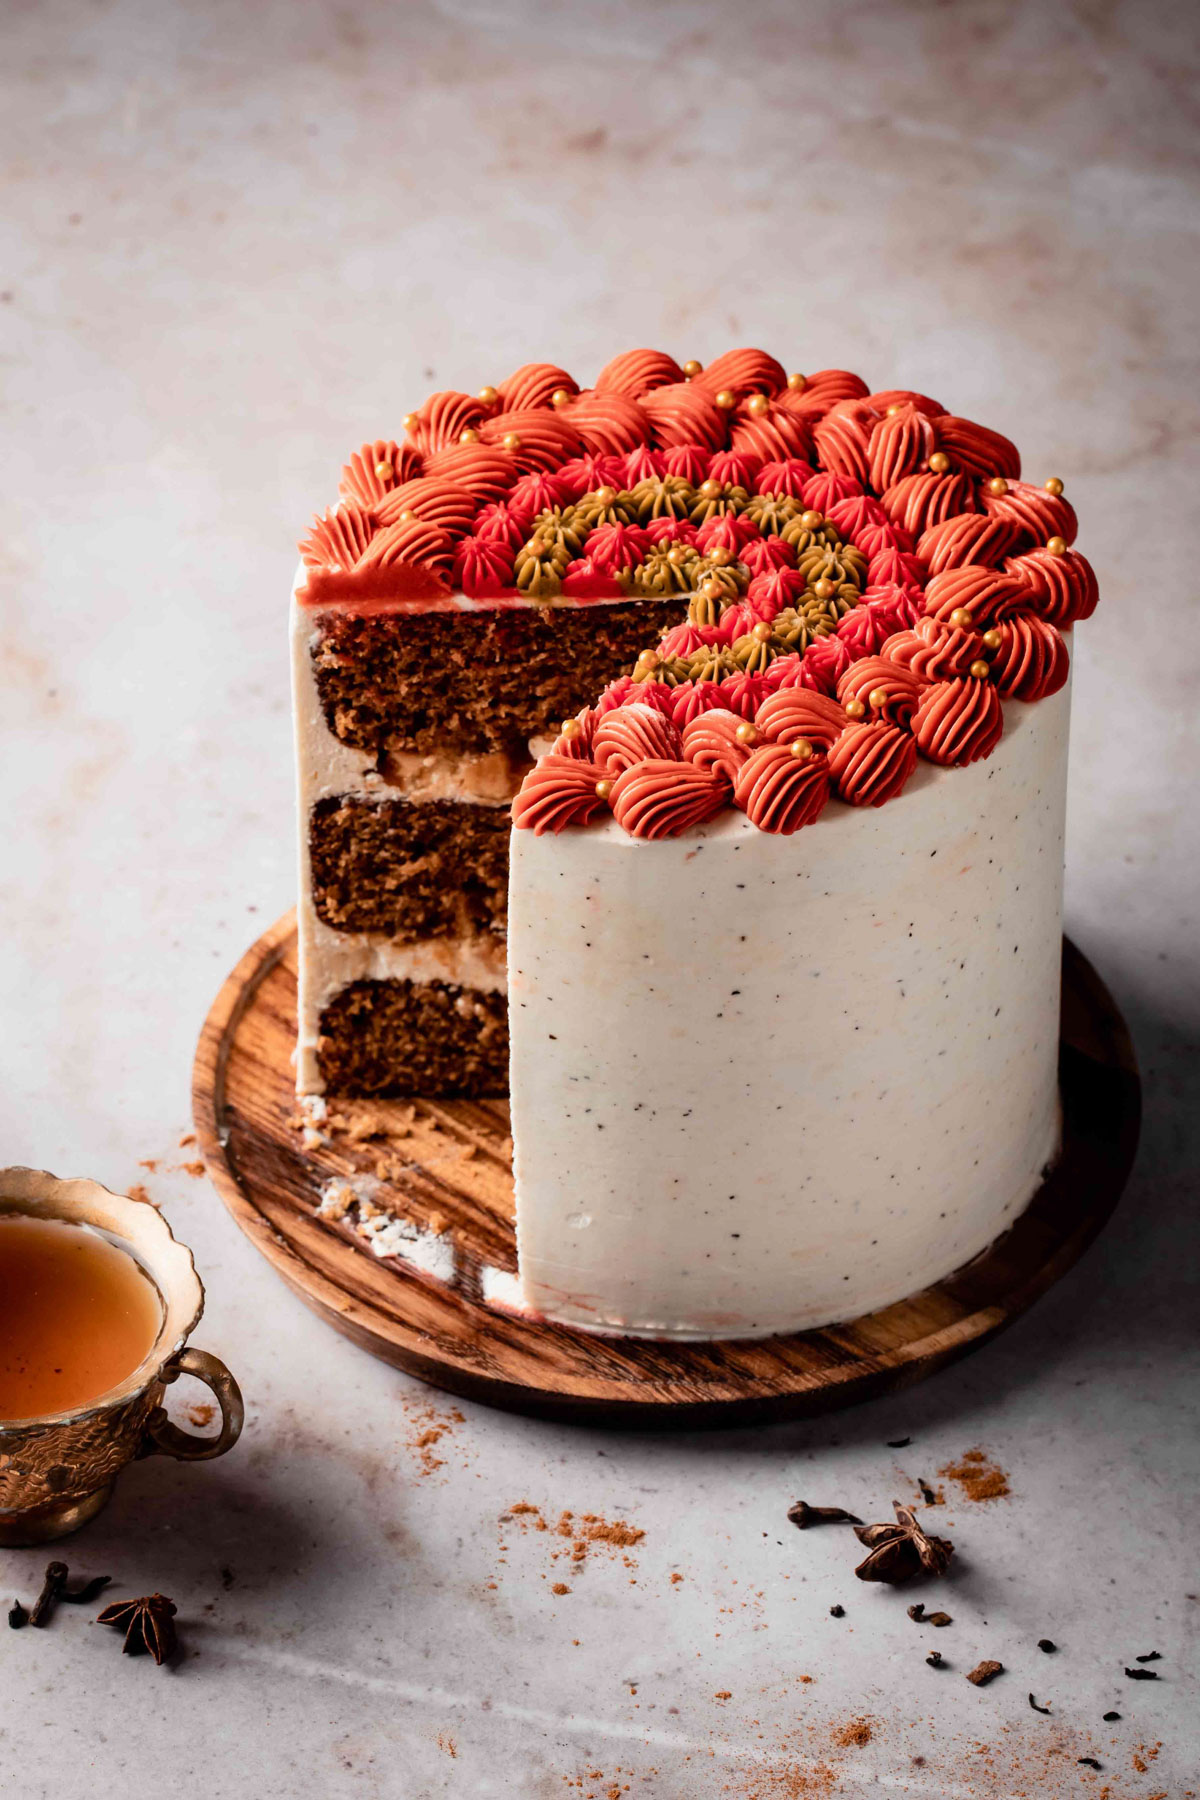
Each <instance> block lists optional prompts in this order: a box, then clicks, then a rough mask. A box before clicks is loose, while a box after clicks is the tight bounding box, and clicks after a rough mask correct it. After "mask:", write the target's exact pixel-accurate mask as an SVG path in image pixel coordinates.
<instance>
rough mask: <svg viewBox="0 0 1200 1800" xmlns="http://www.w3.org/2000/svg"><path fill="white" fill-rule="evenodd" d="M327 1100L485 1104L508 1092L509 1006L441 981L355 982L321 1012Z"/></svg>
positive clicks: (501, 999) (501, 1000)
mask: <svg viewBox="0 0 1200 1800" xmlns="http://www.w3.org/2000/svg"><path fill="white" fill-rule="evenodd" d="M320 1029H321V1037H320V1047H319V1050H318V1061H319V1065H320V1071H321V1076H322V1079H323V1080H324V1082H325V1087H326V1091H327V1092H328V1093H330V1094H374V1095H377V1096H379V1097H381V1098H383V1097H387V1096H390V1095H403V1094H422V1095H425V1096H426V1097H428V1098H433V1097H435V1096H439V1097H441V1098H442V1099H447V1100H450V1099H467V1100H484V1099H487V1098H489V1097H493V1096H504V1095H506V1094H507V1093H508V1002H507V1000H506V997H505V996H504V995H503V994H496V993H488V992H486V991H485V990H484V989H482V988H469V987H458V986H457V985H456V984H455V983H453V982H446V981H428V982H415V981H354V982H351V983H350V985H349V986H348V987H345V988H343V989H342V991H341V993H340V994H337V995H336V996H335V998H334V999H333V1000H332V1001H331V1002H330V1004H329V1005H328V1006H327V1007H326V1008H325V1010H324V1012H323V1013H322V1014H321V1028H320Z"/></svg>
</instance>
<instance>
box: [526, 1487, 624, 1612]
mask: <svg viewBox="0 0 1200 1800" xmlns="http://www.w3.org/2000/svg"><path fill="white" fill-rule="evenodd" d="M509 1523H515V1524H517V1525H519V1526H520V1527H521V1529H522V1531H530V1530H532V1531H540V1532H545V1533H546V1535H547V1536H548V1537H551V1538H558V1539H560V1540H562V1542H561V1543H559V1544H556V1545H555V1546H554V1547H553V1548H552V1549H551V1551H550V1560H551V1561H552V1562H558V1561H559V1560H560V1559H561V1558H563V1557H566V1558H568V1560H569V1562H570V1565H571V1567H572V1568H573V1569H582V1568H583V1566H584V1564H585V1563H586V1562H587V1559H588V1556H589V1555H590V1553H591V1552H592V1551H593V1550H596V1549H602V1550H613V1551H622V1552H626V1553H627V1552H628V1551H629V1550H631V1549H632V1548H633V1547H634V1545H636V1544H640V1543H641V1541H642V1539H643V1538H644V1537H645V1535H646V1534H645V1532H644V1531H643V1530H642V1529H641V1527H640V1526H637V1525H630V1524H629V1523H628V1522H627V1521H626V1520H625V1519H605V1518H602V1517H601V1516H600V1514H599V1513H590V1512H586V1513H575V1512H572V1511H570V1510H569V1509H567V1510H564V1511H563V1512H561V1513H560V1514H559V1515H558V1518H557V1519H553V1520H552V1519H548V1518H547V1517H546V1515H545V1514H544V1513H543V1512H542V1509H541V1507H540V1506H534V1505H533V1504H532V1502H530V1501H528V1500H518V1501H517V1502H516V1503H515V1504H514V1505H512V1506H510V1507H509V1508H508V1511H507V1512H505V1513H502V1514H501V1515H500V1524H501V1526H504V1525H507V1524H509ZM622 1561H623V1562H624V1564H625V1566H626V1568H627V1569H633V1568H636V1567H637V1564H636V1562H635V1561H634V1559H633V1558H632V1557H631V1556H629V1555H628V1554H625V1555H623V1556H622ZM560 1585H561V1584H560ZM554 1591H555V1592H557V1591H558V1589H557V1588H556V1589H555V1590H554ZM563 1591H564V1592H567V1591H569V1590H567V1589H566V1588H565V1587H564V1588H563Z"/></svg>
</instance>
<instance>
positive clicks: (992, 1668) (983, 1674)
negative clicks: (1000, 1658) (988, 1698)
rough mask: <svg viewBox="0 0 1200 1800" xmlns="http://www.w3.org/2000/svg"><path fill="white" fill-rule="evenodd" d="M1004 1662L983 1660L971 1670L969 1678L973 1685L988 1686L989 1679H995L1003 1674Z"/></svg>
mask: <svg viewBox="0 0 1200 1800" xmlns="http://www.w3.org/2000/svg"><path fill="white" fill-rule="evenodd" d="M1003 1673H1004V1664H1003V1663H1001V1662H981V1663H979V1664H977V1666H976V1667H975V1668H973V1669H972V1670H971V1673H970V1674H969V1675H968V1676H967V1680H968V1681H969V1682H970V1683H971V1685H972V1687H986V1686H987V1685H988V1682H989V1681H995V1679H996V1677H997V1675H1003Z"/></svg>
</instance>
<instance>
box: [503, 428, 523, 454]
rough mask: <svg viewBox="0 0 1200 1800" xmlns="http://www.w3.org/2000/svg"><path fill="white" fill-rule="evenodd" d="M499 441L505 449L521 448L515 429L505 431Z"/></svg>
mask: <svg viewBox="0 0 1200 1800" xmlns="http://www.w3.org/2000/svg"><path fill="white" fill-rule="evenodd" d="M500 442H501V443H502V444H503V445H504V448H505V449H506V450H519V449H520V448H521V440H520V437H519V436H518V435H517V433H516V432H515V431H506V432H505V434H504V436H503V437H502V438H501V440H500Z"/></svg>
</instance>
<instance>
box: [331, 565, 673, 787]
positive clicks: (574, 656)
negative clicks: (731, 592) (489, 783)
mask: <svg viewBox="0 0 1200 1800" xmlns="http://www.w3.org/2000/svg"><path fill="white" fill-rule="evenodd" d="M682 613H683V608H682V606H681V603H680V600H679V597H678V596H676V597H675V598H673V599H671V600H665V601H659V600H630V601H622V602H617V603H613V604H605V605H595V606H543V607H531V606H530V607H525V606H522V607H504V608H499V609H495V610H488V611H482V612H428V613H405V614H399V615H390V616H384V617H374V618H371V617H355V616H353V615H351V614H340V613H324V614H321V615H319V627H320V637H319V640H318V642H317V644H316V645H315V647H314V650H313V667H314V671H315V674H316V680H317V690H318V692H319V694H320V697H321V705H322V707H323V708H324V712H325V718H326V722H327V724H328V725H329V728H330V730H331V731H332V732H334V734H335V735H336V736H337V737H339V738H340V739H341V741H342V742H343V743H344V744H350V745H352V746H353V747H354V748H355V749H357V750H364V751H367V752H369V753H370V754H372V755H374V756H376V757H382V756H383V755H384V754H385V752H386V751H388V750H389V749H391V750H393V751H403V750H419V751H423V752H429V751H437V750H442V751H447V750H458V751H469V752H472V753H480V754H482V753H485V752H489V751H494V750H502V751H505V752H507V753H508V754H510V755H512V754H519V753H520V752H522V751H523V750H524V748H525V745H526V743H527V742H528V740H529V739H530V738H531V737H545V736H552V735H553V734H554V733H555V732H556V731H557V729H558V725H559V723H560V721H561V720H562V719H564V718H565V717H567V716H568V715H569V714H571V713H575V712H578V711H579V708H580V707H581V706H586V705H589V704H590V703H591V702H592V701H594V700H595V698H596V695H597V694H598V693H599V692H600V691H601V689H602V688H604V687H606V686H607V685H608V683H609V682H610V681H614V680H615V679H616V678H617V676H618V675H622V674H628V673H629V671H630V669H631V668H632V666H633V664H634V662H635V661H636V659H637V656H638V653H639V651H641V650H642V649H643V648H644V647H645V646H646V645H647V644H650V643H653V642H654V640H655V639H656V638H657V637H659V636H661V634H662V633H663V632H664V631H666V630H668V629H669V628H670V626H672V625H676V624H678V622H679V620H680V617H681V616H682Z"/></svg>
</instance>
